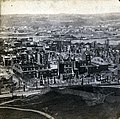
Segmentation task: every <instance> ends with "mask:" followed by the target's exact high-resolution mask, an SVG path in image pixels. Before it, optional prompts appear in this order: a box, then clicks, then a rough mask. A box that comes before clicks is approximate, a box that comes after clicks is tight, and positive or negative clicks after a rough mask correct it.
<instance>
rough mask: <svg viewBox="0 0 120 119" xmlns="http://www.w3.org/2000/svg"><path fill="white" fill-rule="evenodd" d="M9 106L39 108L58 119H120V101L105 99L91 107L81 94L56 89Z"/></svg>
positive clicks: (36, 118)
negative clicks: (61, 92)
mask: <svg viewBox="0 0 120 119" xmlns="http://www.w3.org/2000/svg"><path fill="white" fill-rule="evenodd" d="M7 106H15V107H21V108H30V109H37V110H40V111H43V112H46V113H48V114H50V115H52V116H53V117H55V118H56V119H119V117H120V101H118V102H117V101H115V102H109V101H107V100H105V103H103V104H99V105H96V106H91V107H90V106H88V105H87V104H86V103H85V101H84V100H83V99H82V98H81V97H79V96H74V95H69V94H60V93H57V92H54V91H51V92H49V93H47V94H45V95H42V96H39V95H34V96H29V97H28V98H25V99H23V100H21V101H16V102H14V103H11V104H9V105H7ZM8 113H9V111H8ZM9 114H10V113H9ZM9 114H7V115H9ZM31 115H32V114H31ZM1 119H5V118H1ZM11 119H18V118H11ZM20 119H22V118H20ZM28 119H29V118H28ZM30 119H38V117H37V115H36V117H35V118H30ZM39 119H42V118H39Z"/></svg>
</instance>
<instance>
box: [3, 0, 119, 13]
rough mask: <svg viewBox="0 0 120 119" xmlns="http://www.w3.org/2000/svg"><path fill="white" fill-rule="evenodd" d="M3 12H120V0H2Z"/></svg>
mask: <svg viewBox="0 0 120 119" xmlns="http://www.w3.org/2000/svg"><path fill="white" fill-rule="evenodd" d="M1 1H2V2H1V13H2V14H59V13H70V14H72V13H74V14H98V13H111V12H120V2H119V0H1Z"/></svg>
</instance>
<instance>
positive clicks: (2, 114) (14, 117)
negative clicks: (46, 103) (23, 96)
mask: <svg viewBox="0 0 120 119" xmlns="http://www.w3.org/2000/svg"><path fill="white" fill-rule="evenodd" d="M0 119H46V118H45V117H43V116H41V115H39V114H35V113H32V112H23V111H16V110H10V109H0Z"/></svg>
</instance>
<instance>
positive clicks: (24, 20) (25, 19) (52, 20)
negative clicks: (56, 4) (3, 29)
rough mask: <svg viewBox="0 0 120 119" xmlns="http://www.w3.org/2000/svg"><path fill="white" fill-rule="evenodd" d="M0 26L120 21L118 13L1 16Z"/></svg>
mask: <svg viewBox="0 0 120 119" xmlns="http://www.w3.org/2000/svg"><path fill="white" fill-rule="evenodd" d="M0 18H1V26H8V27H9V26H34V27H35V26H40V27H42V26H52V25H74V26H76V25H77V26H78V25H79V26H84V25H87V26H89V25H99V24H101V23H102V24H104V22H105V23H106V22H108V23H112V22H113V21H120V13H111V14H95V15H80V14H57V15H47V14H46V15H25V14H23V15H2V16H1V17H0Z"/></svg>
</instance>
